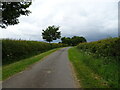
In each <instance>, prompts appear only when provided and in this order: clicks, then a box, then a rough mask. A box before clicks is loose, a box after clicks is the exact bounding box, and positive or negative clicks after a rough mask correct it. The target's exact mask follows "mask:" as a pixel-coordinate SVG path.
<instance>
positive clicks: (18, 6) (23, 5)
mask: <svg viewBox="0 0 120 90" xmlns="http://www.w3.org/2000/svg"><path fill="white" fill-rule="evenodd" d="M0 4H1V6H2V8H0V11H2V20H1V23H0V27H1V28H6V27H7V26H9V25H15V24H18V23H19V20H18V17H20V16H21V15H25V16H26V15H27V16H28V15H29V13H30V11H29V10H26V9H27V8H28V7H29V6H30V5H31V2H1V3H0Z"/></svg>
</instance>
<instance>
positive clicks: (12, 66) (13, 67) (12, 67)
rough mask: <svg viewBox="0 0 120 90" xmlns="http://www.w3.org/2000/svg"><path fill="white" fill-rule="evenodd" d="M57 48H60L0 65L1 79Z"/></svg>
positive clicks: (19, 70) (23, 68)
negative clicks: (0, 67) (0, 68)
mask: <svg viewBox="0 0 120 90" xmlns="http://www.w3.org/2000/svg"><path fill="white" fill-rule="evenodd" d="M58 49H60V48H57V49H53V50H50V51H47V52H44V53H41V54H39V55H36V56H33V57H30V58H27V59H23V60H20V61H18V62H15V63H12V64H9V65H5V66H3V67H2V80H5V79H7V78H9V77H10V76H12V75H14V74H16V73H18V72H21V71H23V70H25V69H26V68H27V67H28V66H30V65H32V64H34V63H35V62H38V61H40V60H41V59H42V58H44V57H45V56H47V55H49V54H51V53H53V52H55V51H57V50H58Z"/></svg>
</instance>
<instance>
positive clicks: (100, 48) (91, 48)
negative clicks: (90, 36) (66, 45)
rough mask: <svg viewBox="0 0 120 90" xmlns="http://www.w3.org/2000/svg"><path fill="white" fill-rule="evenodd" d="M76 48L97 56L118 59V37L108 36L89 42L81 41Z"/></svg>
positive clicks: (119, 49) (119, 51)
mask: <svg viewBox="0 0 120 90" xmlns="http://www.w3.org/2000/svg"><path fill="white" fill-rule="evenodd" d="M77 48H78V49H80V50H82V51H86V52H88V53H92V54H94V55H95V56H97V57H110V58H113V59H115V60H120V38H108V39H104V40H99V41H95V42H89V43H81V44H79V45H78V46H77Z"/></svg>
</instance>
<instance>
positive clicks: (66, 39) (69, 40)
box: [61, 37, 71, 45]
mask: <svg viewBox="0 0 120 90" xmlns="http://www.w3.org/2000/svg"><path fill="white" fill-rule="evenodd" d="M61 41H62V43H64V44H68V45H71V38H69V37H62V38H61Z"/></svg>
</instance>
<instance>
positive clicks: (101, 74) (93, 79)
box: [69, 38, 120, 88]
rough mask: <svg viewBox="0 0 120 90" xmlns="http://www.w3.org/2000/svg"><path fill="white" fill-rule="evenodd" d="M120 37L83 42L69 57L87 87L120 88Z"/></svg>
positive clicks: (82, 82) (72, 49)
mask: <svg viewBox="0 0 120 90" xmlns="http://www.w3.org/2000/svg"><path fill="white" fill-rule="evenodd" d="M119 50H120V38H109V39H104V40H99V41H95V42H89V43H82V44H79V45H78V46H77V47H75V48H71V49H70V50H69V58H70V60H71V62H72V63H73V65H74V67H75V70H76V72H77V76H78V79H80V83H81V85H82V86H83V87H85V88H106V87H107V88H118V87H119V88H120V78H119V76H120V68H119V66H120V51H119Z"/></svg>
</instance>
